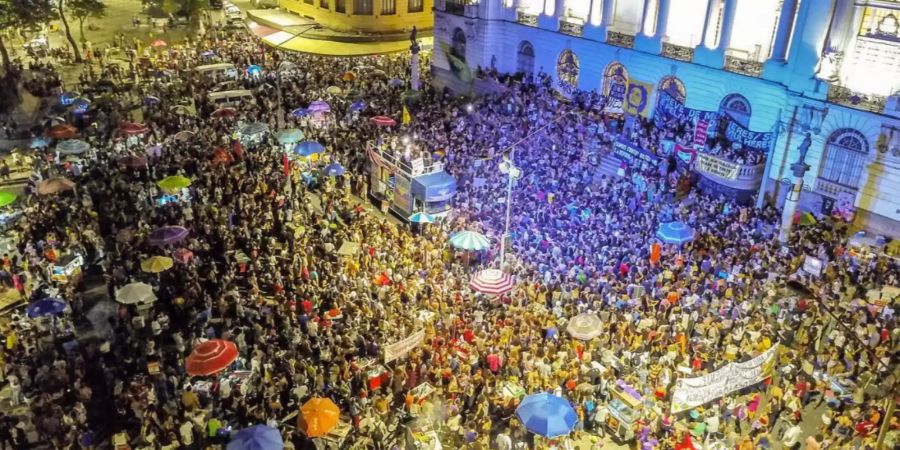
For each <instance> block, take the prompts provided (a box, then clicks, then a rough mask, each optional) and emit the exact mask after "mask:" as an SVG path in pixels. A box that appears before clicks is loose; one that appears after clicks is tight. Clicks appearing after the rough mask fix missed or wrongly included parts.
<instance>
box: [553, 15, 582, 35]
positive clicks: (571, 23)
mask: <svg viewBox="0 0 900 450" xmlns="http://www.w3.org/2000/svg"><path fill="white" fill-rule="evenodd" d="M559 32H560V33H562V34H568V35H569V36H581V35H583V34H584V21H583V20H581V19H576V18H573V17H563V18H562V19H560V21H559Z"/></svg>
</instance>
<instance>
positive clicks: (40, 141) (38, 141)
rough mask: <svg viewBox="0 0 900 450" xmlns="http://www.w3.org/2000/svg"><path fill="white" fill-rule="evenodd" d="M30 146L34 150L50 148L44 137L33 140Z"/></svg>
mask: <svg viewBox="0 0 900 450" xmlns="http://www.w3.org/2000/svg"><path fill="white" fill-rule="evenodd" d="M28 146H29V147H31V148H33V149H34V148H42V147H49V146H50V143H49V142H47V140H46V139H44V138H42V137H36V138H34V139H32V140H31V144H29V145H28Z"/></svg>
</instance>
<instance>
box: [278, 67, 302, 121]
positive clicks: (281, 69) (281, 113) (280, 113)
mask: <svg viewBox="0 0 900 450" xmlns="http://www.w3.org/2000/svg"><path fill="white" fill-rule="evenodd" d="M296 68H297V65H296V64H294V63H293V62H291V61H288V60H282V61H281V62H279V63H278V66H277V67H276V68H275V87H276V89H277V91H278V129H279V130H281V129H283V128H284V103H283V102H282V101H281V72H284V71H288V70H293V69H296Z"/></svg>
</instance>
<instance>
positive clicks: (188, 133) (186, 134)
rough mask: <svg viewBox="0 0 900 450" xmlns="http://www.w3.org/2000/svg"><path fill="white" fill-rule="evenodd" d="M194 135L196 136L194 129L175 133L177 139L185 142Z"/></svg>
mask: <svg viewBox="0 0 900 450" xmlns="http://www.w3.org/2000/svg"><path fill="white" fill-rule="evenodd" d="M193 136H194V132H193V131H187V130H184V131H179V132H177V133H175V140H176V141H181V142H184V141H186V140H188V139H190V138H191V137H193Z"/></svg>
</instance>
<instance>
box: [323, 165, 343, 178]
mask: <svg viewBox="0 0 900 450" xmlns="http://www.w3.org/2000/svg"><path fill="white" fill-rule="evenodd" d="M323 172H325V175H328V176H329V177H339V176H342V175H344V166H342V165H340V164H338V163H331V164H329V165H327V166H325V169H324V170H323Z"/></svg>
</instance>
